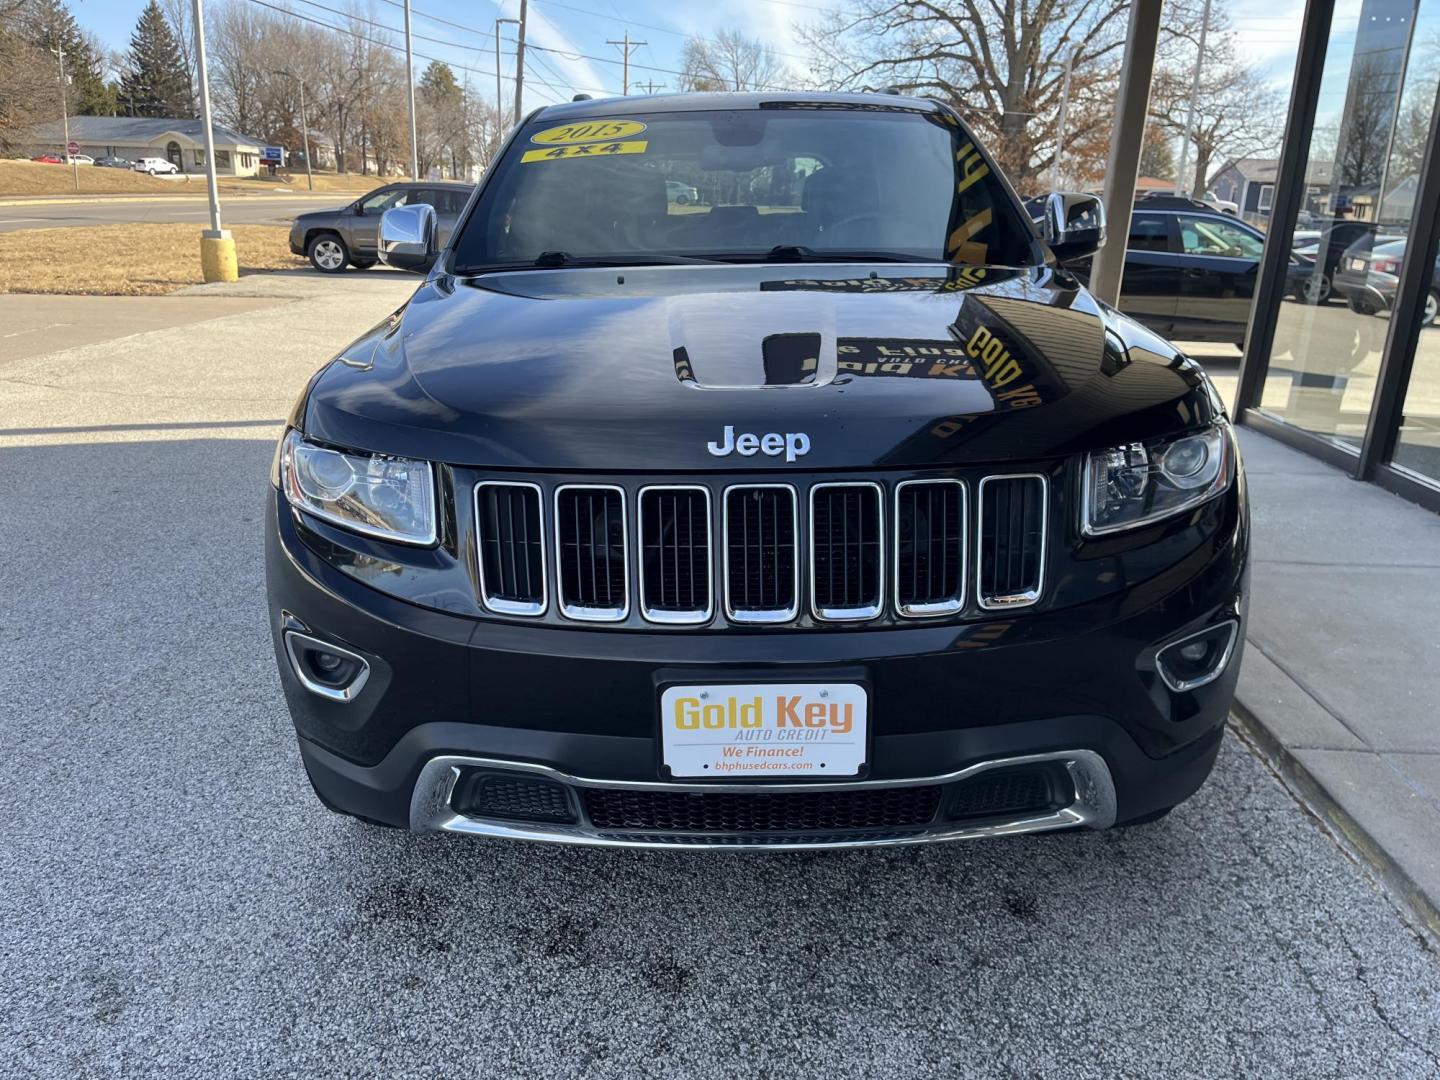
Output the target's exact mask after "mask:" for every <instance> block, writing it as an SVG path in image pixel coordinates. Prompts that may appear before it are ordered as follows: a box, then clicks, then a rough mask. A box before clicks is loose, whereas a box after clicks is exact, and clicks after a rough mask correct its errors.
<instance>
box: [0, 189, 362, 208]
mask: <svg viewBox="0 0 1440 1080" xmlns="http://www.w3.org/2000/svg"><path fill="white" fill-rule="evenodd" d="M363 194H365V193H364V192H363V191H362V192H354V191H222V192H221V193H220V199H221V201H222V202H223V201H224V200H226V199H254V198H262V199H263V198H277V197H278V198H285V199H327V200H330V199H338V198H341V197H342V196H346V195H349V196H352V197H356V196H359V195H363ZM206 201H208V196H206V194H205V193H204V192H203V191H198V192H195V193H193V194H189V195H178V194H177V195H168V194H167V195H146V194H143V193H139V192H127V191H118V192H116V193H115V194H114V195H71V196H57V197H54V198H49V197H46V196H38V197H35V198H23V197H18V196H15V197H11V198H8V199H0V206H3V207H14V206H88V205H96V204H103V203H122V202H206Z"/></svg>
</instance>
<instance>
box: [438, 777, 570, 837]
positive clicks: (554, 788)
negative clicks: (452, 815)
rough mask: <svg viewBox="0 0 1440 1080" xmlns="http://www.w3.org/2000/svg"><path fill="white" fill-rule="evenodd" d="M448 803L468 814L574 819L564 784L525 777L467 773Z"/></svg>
mask: <svg viewBox="0 0 1440 1080" xmlns="http://www.w3.org/2000/svg"><path fill="white" fill-rule="evenodd" d="M451 805H452V806H454V807H455V810H456V812H458V813H461V814H468V815H469V816H471V817H484V818H506V819H508V820H511V821H547V822H553V823H557V824H570V823H573V822H574V821H575V811H574V810H573V809H572V808H571V805H570V797H569V795H568V794H567V793H566V790H565V787H564V785H562V784H557V783H554V782H552V781H550V780H535V779H531V778H530V777H526V776H498V775H495V774H487V773H479V772H471V773H468V774H467V775H465V776H462V777H461V778H460V781H459V783H458V784H456V786H455V794H454V796H453V797H452V799H451Z"/></svg>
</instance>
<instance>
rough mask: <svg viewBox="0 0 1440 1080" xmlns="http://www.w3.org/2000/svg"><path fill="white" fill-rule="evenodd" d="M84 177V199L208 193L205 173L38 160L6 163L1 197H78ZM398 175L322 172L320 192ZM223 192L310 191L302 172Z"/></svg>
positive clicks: (1, 166) (358, 188) (0, 171)
mask: <svg viewBox="0 0 1440 1080" xmlns="http://www.w3.org/2000/svg"><path fill="white" fill-rule="evenodd" d="M77 171H78V172H79V175H80V191H79V194H81V195H121V194H149V195H200V196H203V195H204V194H205V177H204V175H203V174H198V175H191V176H190V178H189V179H188V180H186V179H177V180H166V179H163V178H162V177H159V176H147V175H145V174H144V173H137V172H131V171H130V170H128V169H97V168H96V167H95V166H94V165H81V166H80V168H79V169H78V170H76V169H74V168H72V167H71V166H69V165H42V164H41V163H40V162H38V161H0V198H3V197H4V196H6V195H74V194H76V191H75V174H76V172H77ZM391 179H396V178H395V177H387V178H384V179H382V178H380V177H376V176H359V175H355V174H347V175H345V176H339V175H336V174H335V173H316V174H315V190H316V191H347V192H354V193H356V194H360V193H362V192H366V191H370V190H372V189H374V188H377V187H379V186H380V185H381V184H385V183H389V181H390V180H391ZM218 183H219V187H220V190H221V191H222V192H230V193H232V194H236V193H240V192H247V191H249V192H255V191H295V192H302V193H303V192H306V191H308V190H309V189H308V188H307V187H306V186H305V173H304V172H303V171H302V172H298V173H295V174H293V175H292V176H291V177H290V182H289V183H288V184H287V183H285V181H284V180H282V179H278V178H277V179H274V180H271V179H261V178H259V177H256V178H253V179H252V178H246V179H240V178H238V177H229V178H227V177H223V176H222V177H220V178H219V181H218Z"/></svg>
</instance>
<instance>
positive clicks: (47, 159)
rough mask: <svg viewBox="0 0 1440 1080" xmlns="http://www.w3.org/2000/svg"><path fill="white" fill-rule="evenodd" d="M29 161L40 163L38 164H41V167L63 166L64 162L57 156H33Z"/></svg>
mask: <svg viewBox="0 0 1440 1080" xmlns="http://www.w3.org/2000/svg"><path fill="white" fill-rule="evenodd" d="M30 160H31V161H38V162H40V164H42V165H63V164H65V162H64V160H63V159H62V158H61V157H60V155H59V154H36V155H35V156H34V157H32V158H31V159H30Z"/></svg>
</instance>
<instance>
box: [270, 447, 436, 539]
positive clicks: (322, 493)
mask: <svg viewBox="0 0 1440 1080" xmlns="http://www.w3.org/2000/svg"><path fill="white" fill-rule="evenodd" d="M280 484H281V488H282V489H283V490H284V492H285V497H286V498H287V499H288V500H289V501H290V505H291V506H294V507H297V508H299V509H301V510H304V511H305V512H306V513H307V514H314V515H315V516H316V517H318V518H323V519H324V520H326V521H329V522H332V523H333V524H335V525H339V526H340V527H342V528H345V529H352V530H354V531H355V532H358V533H364V534H365V535H366V536H378V537H381V538H382V539H385V540H398V541H399V542H400V543H402V544H433V543H434V542H435V478H434V475H433V473H432V472H431V469H430V463H429V462H428V461H411V460H410V459H409V458H396V457H382V456H380V455H378V454H376V455H364V454H342V453H341V452H340V451H338V450H330V449H327V448H325V447H323V446H314V445H312V444H311V443H307V442H306V441H305V440H304V438H303V437H301V435H300V433H299V432H298V431H293V430H292V431H291V432H289V433H288V434H287V435H286V436H285V441H284V442H283V443H282V444H281V451H280Z"/></svg>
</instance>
